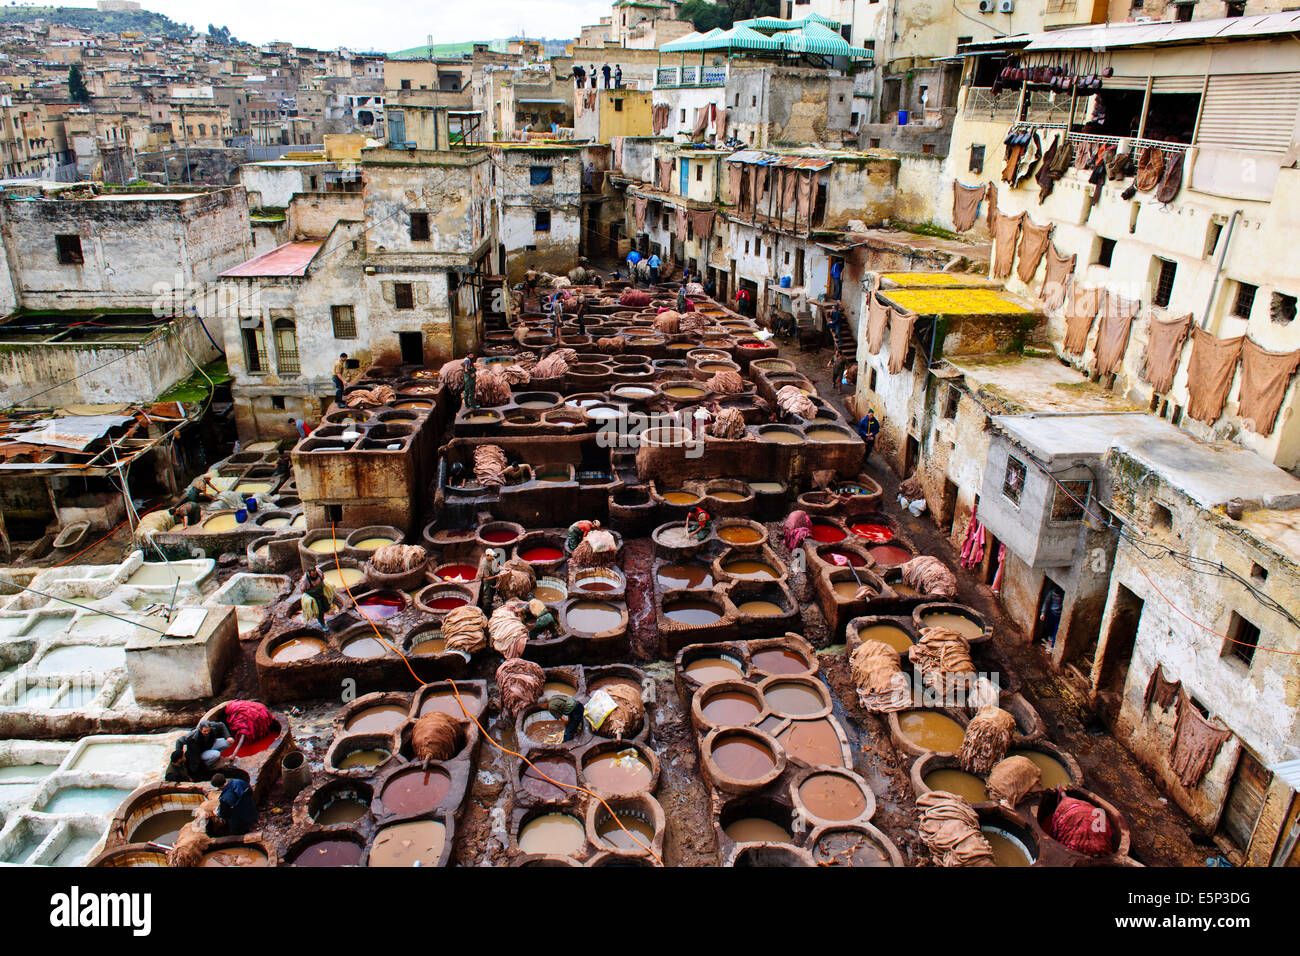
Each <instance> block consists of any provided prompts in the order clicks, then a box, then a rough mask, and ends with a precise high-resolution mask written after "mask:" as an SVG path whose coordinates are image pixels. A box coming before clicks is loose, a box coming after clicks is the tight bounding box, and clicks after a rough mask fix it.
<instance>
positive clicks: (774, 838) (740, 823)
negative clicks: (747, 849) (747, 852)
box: [723, 817, 791, 843]
mask: <svg viewBox="0 0 1300 956" xmlns="http://www.w3.org/2000/svg"><path fill="white" fill-rule="evenodd" d="M723 832H725V833H726V834H727V836H728V837H730V838H731V840H733V841H734V842H736V843H789V842H790V839H791V838H790V831H789V830H787V829H786V828H785V827H783V826H781V825H780V824H779V823H773V822H772V821H771V820H768V819H765V818H763V817H743V818H741V819H739V820H736V821H734V822H733V823H731V825H729V826H728V827H727V828H726V830H724V831H723Z"/></svg>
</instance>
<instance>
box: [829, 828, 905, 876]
mask: <svg viewBox="0 0 1300 956" xmlns="http://www.w3.org/2000/svg"><path fill="white" fill-rule="evenodd" d="M812 854H813V859H814V860H815V861H816V862H817V865H818V866H862V867H883V866H890V865H891V864H890V861H889V854H887V853H886V852H885V851H884V850H883V849H882V848H881V846H880V844H878V843H877V842H876V841H875V840H873V839H871V837H869V836H867V834H865V833H861V832H859V831H857V830H849V829H844V830H828V831H826V832H825V833H824V834H822V836H821V837H819V838H818V840H817V845H816V846H814V847H813V848H812Z"/></svg>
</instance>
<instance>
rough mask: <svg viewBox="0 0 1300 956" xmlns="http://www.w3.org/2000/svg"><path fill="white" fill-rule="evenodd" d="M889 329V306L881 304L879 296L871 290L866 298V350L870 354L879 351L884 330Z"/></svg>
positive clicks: (875, 353) (883, 339) (882, 342)
mask: <svg viewBox="0 0 1300 956" xmlns="http://www.w3.org/2000/svg"><path fill="white" fill-rule="evenodd" d="M888 329H889V306H887V305H883V304H882V303H881V301H880V298H879V297H878V296H877V295H876V294H875V293H874V292H872V293H871V294H870V296H869V297H868V299H867V351H868V352H870V353H871V354H872V355H877V354H879V352H880V347H881V346H882V345H884V344H885V332H886V331H887V330H888Z"/></svg>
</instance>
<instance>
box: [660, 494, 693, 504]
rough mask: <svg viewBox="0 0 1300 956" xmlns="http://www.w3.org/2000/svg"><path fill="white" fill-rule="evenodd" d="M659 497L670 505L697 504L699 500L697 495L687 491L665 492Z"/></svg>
mask: <svg viewBox="0 0 1300 956" xmlns="http://www.w3.org/2000/svg"><path fill="white" fill-rule="evenodd" d="M659 497H661V498H663V500H664V501H666V502H668V503H669V504H670V505H693V504H698V503H699V500H700V496H699V495H696V494H692V493H691V492H689V491H665V492H664V493H663V494H661V495H660V496H659Z"/></svg>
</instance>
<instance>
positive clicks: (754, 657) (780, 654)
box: [750, 647, 808, 674]
mask: <svg viewBox="0 0 1300 956" xmlns="http://www.w3.org/2000/svg"><path fill="white" fill-rule="evenodd" d="M750 661H751V663H752V664H753V665H754V667H755V668H756V669H758V670H760V671H762V672H763V673H764V674H802V673H803V672H804V671H806V670H808V661H807V660H805V659H804V656H803V655H802V654H799V653H797V652H795V651H792V650H790V649H789V648H787V647H769V648H767V649H766V650H762V651H754V652H753V653H752V654H751V655H750Z"/></svg>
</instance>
